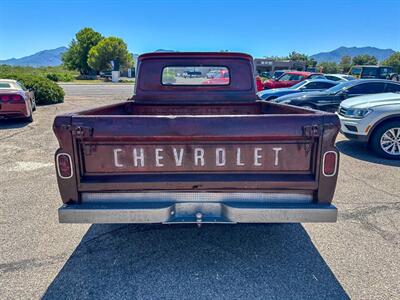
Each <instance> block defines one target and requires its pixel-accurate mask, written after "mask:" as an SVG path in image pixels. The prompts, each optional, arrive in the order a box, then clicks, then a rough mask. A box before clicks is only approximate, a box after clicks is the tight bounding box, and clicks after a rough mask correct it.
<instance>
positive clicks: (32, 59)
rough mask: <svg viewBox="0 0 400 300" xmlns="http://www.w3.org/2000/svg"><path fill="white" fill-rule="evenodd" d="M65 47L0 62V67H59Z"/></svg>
mask: <svg viewBox="0 0 400 300" xmlns="http://www.w3.org/2000/svg"><path fill="white" fill-rule="evenodd" d="M67 50H68V48H67V47H58V48H56V49H51V50H43V51H40V52H37V53H35V54H32V55H29V56H24V57H21V58H10V59H6V60H0V65H11V66H29V67H46V66H59V65H61V64H62V61H61V56H62V54H63V53H64V52H65V51H67Z"/></svg>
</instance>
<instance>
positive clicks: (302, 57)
mask: <svg viewBox="0 0 400 300" xmlns="http://www.w3.org/2000/svg"><path fill="white" fill-rule="evenodd" d="M288 59H290V60H294V61H296V60H297V61H305V62H306V67H308V68H310V67H315V66H316V65H317V61H316V60H315V59H314V58H311V57H309V56H308V55H307V54H303V53H299V52H296V51H292V52H291V53H289V55H288Z"/></svg>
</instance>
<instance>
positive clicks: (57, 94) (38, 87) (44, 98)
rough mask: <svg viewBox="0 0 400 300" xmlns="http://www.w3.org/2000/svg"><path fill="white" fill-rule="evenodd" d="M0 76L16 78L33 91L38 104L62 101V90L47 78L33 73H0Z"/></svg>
mask: <svg viewBox="0 0 400 300" xmlns="http://www.w3.org/2000/svg"><path fill="white" fill-rule="evenodd" d="M0 78H9V79H16V80H18V81H20V82H21V83H22V84H23V85H25V86H26V87H27V88H28V89H32V90H33V91H34V92H35V99H36V103H37V104H38V105H46V104H55V103H61V102H64V90H63V89H62V88H61V87H60V86H58V85H57V84H56V83H54V82H53V81H51V80H49V79H47V78H43V77H41V76H33V75H19V74H3V73H0Z"/></svg>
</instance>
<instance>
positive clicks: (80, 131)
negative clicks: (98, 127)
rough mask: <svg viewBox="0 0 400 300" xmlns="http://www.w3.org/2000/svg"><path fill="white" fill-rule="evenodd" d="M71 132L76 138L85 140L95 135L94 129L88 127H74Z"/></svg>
mask: <svg viewBox="0 0 400 300" xmlns="http://www.w3.org/2000/svg"><path fill="white" fill-rule="evenodd" d="M71 132H72V135H73V136H74V137H75V138H77V139H83V138H87V137H91V136H92V135H93V128H91V127H86V126H73V127H72V129H71Z"/></svg>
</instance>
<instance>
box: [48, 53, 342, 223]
mask: <svg viewBox="0 0 400 300" xmlns="http://www.w3.org/2000/svg"><path fill="white" fill-rule="evenodd" d="M185 69H195V70H196V72H201V74H202V75H201V76H203V78H202V77H199V78H183V77H182V76H179V74H182V73H183V72H184V71H185ZM215 69H220V70H224V71H228V72H229V76H228V80H227V81H224V82H212V83H211V84H208V83H207V75H206V74H207V73H208V72H210V71H209V70H215ZM137 70H138V73H137V74H138V76H137V80H136V85H135V94H134V96H133V97H132V99H129V100H128V101H125V102H121V103H118V104H113V105H109V106H104V107H99V108H95V109H90V110H86V111H80V112H77V113H69V114H63V115H59V116H57V117H56V118H55V121H54V132H55V134H56V136H57V139H58V142H59V149H58V150H57V152H56V154H55V163H56V171H57V180H58V185H59V189H60V193H61V199H62V201H63V205H62V206H61V208H60V209H59V211H58V213H59V220H60V222H62V223H185V222H186V223H197V224H202V223H274V222H335V221H336V218H337V209H336V207H335V206H333V205H332V204H331V202H332V198H333V195H334V191H335V186H336V180H337V173H338V161H339V153H338V151H337V150H336V148H335V146H334V142H335V138H336V135H337V134H338V131H339V128H340V123H339V119H338V117H337V116H336V115H335V114H332V113H326V112H321V111H316V110H311V109H305V108H299V107H294V106H290V105H282V104H276V103H269V102H265V101H260V100H259V99H257V96H256V85H255V77H254V74H253V70H254V65H253V59H252V57H251V56H249V55H247V54H242V53H182V52H176V53H149V54H144V55H141V56H140V57H139V59H138V65H137Z"/></svg>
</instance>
